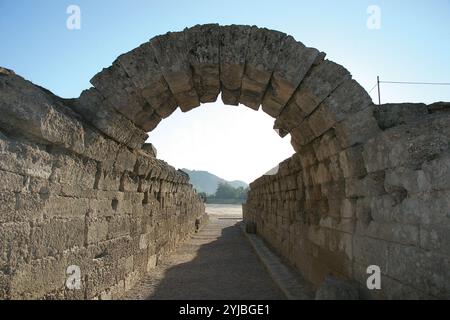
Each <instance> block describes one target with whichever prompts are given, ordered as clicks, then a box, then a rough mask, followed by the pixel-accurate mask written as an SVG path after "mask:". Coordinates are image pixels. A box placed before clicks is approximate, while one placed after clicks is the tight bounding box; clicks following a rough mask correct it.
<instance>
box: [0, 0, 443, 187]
mask: <svg viewBox="0 0 450 320" xmlns="http://www.w3.org/2000/svg"><path fill="white" fill-rule="evenodd" d="M72 4H74V5H78V6H79V7H80V8H81V30H68V29H67V28H66V20H67V17H68V14H67V13H66V9H67V7H68V6H69V5H72ZM369 5H377V6H379V7H380V9H381V29H380V30H369V29H368V28H367V26H366V21H367V19H368V17H369V15H368V14H367V12H366V10H367V8H368V6H369ZM0 14H1V15H0V16H1V18H0V39H1V40H0V41H1V42H0V43H1V45H0V66H4V67H7V68H10V69H13V70H14V71H16V73H18V74H20V75H22V76H24V77H25V78H27V79H29V80H31V81H33V82H34V83H36V84H39V85H41V86H44V87H46V88H48V89H50V90H51V91H53V92H54V93H56V94H58V95H60V96H62V97H77V96H78V95H79V94H80V92H81V91H82V90H83V89H86V88H88V87H90V84H89V80H90V79H91V78H92V76H93V75H95V74H96V73H97V72H98V71H100V70H101V69H102V68H103V67H107V66H109V65H110V64H111V63H112V62H113V61H114V60H115V58H116V57H117V56H118V55H120V54H122V53H125V52H127V51H129V50H131V49H133V48H135V47H137V46H138V45H140V44H141V43H143V42H145V41H147V40H149V39H150V38H152V37H153V36H155V35H158V34H163V33H166V32H167V31H176V30H182V29H184V28H185V27H187V26H192V25H195V24H202V23H209V22H215V23H220V24H232V23H234V24H252V25H253V24H254V25H258V26H264V27H268V28H272V29H277V30H280V31H283V32H286V33H288V34H290V35H292V36H294V37H295V38H296V39H297V40H299V41H302V42H303V43H305V44H306V45H308V46H312V47H316V48H318V49H320V50H322V51H325V52H327V54H328V58H329V59H331V60H333V61H335V62H337V63H340V64H342V65H344V66H345V67H346V68H347V69H348V70H350V72H351V73H352V74H353V76H354V78H355V79H356V80H357V81H359V82H360V83H361V84H362V85H363V86H364V87H365V88H366V89H368V90H369V89H370V88H372V86H373V85H374V84H375V81H376V80H375V79H376V76H377V75H380V76H381V78H382V79H385V80H399V81H404V80H406V81H426V82H430V81H432V82H450V40H449V39H450V0H429V1H425V0H422V1H419V0H417V1H412V0H409V1H400V0H397V1H393V0H389V1H376V0H370V1H365V0H345V1H329V0H326V1H325V0H315V1H299V0H277V1H273V0H272V1H266V0H239V1H236V0H225V1H216V0H191V1H181V0H178V1H174V0H166V1H150V0H147V1H144V0H129V1H118V0H109V1H104V0H95V1H93V0H81V1H80V0H78V1H77V0H70V1H66V0H58V1H54V0H39V1H33V0H28V1H27V0H16V1H12V0H11V1H7V0H0ZM372 96H373V97H374V98H375V91H374V92H373V95H372ZM382 98H383V102H406V101H411V102H426V103H430V102H434V101H439V100H445V101H450V87H438V86H436V87H430V86H400V85H385V86H383V88H382ZM218 105H220V104H218ZM227 108H228V109H226V108H225V107H224V108H218V109H220V110H224V111H223V112H238V113H235V114H234V115H233V117H235V118H239V119H240V118H245V119H246V115H244V113H245V114H246V112H247V110H245V111H242V112H244V113H242V114H241V113H239V112H241V111H236V110H234V109H230V107H227ZM218 109H217V110H218ZM210 110H216V108H214V107H211V108H210ZM197 113H198V112H197ZM195 114H196V113H194V114H192V115H189V114H188V115H184V116H185V118H184V119H183V117H182V116H183V115H181V114H178V113H177V114H175V115H174V117H171V118H169V119H168V120H166V121H165V122H164V123H163V124H162V127H161V128H160V127H158V129H157V130H156V132H155V133H154V134H153V135H152V137H153V138H152V139H154V140H153V141H154V142H155V144H156V145H157V147H158V149H159V150H160V154H161V157H162V158H164V155H166V156H165V158H166V160H168V161H169V162H171V160H173V161H175V162H177V163H175V165H178V166H183V162H181V163H180V161H179V160H177V158H176V157H177V150H180V149H179V148H180V147H179V146H175V145H176V143H175V144H174V143H172V144H169V142H170V141H172V140H173V141H175V140H176V139H175V138H176V137H177V136H178V135H180V134H183V135H188V136H189V135H191V132H190V131H188V130H190V129H189V128H191V127H192V122H195V121H197V122H198V121H200V120H202V121H203V123H205V122H204V121H206V120H207V121H208V122H209V123H211V124H212V123H214V122H213V121H218V122H217V125H220V117H221V114H220V112H219V111H217V112H216V111H211V112H210V113H207V114H206V115H205V114H202V115H199V116H198V117H200V118H197V120H195V119H194V120H192V119H191V118H190V117H195ZM223 116H228V115H225V114H223ZM205 117H206V118H205ZM259 118H261V120H257V119H259ZM269 120H270V119H266V120H263V116H261V117H259V116H258V117H255V120H254V122H255V123H256V122H257V121H260V123H267V126H269ZM166 122H167V123H166ZM271 123H272V121H270V127H271ZM200 125H201V124H200ZM222 125H223V124H222ZM212 127H213V128H214V125H213V126H212ZM233 127H235V128H236V131H238V132H240V134H241V135H242V134H245V132H246V131H247V132H254V130H253V129H255V128H256V127H258V128H259V125H256V127H255V128H249V127H248V124H247V126H246V127H242V128H239V127H238V122H236V126H233ZM270 127H268V129H262V130H270ZM175 128H176V131H175V130H174V129H175ZM204 128H205V127H204V126H203V127H202V130H203V129H204ZM197 131H198V130H197ZM174 132H175V133H174ZM170 134H172V135H173V136H172V137H171V138H170V139H172V140H170V139H169V135H170ZM270 134H273V133H272V132H270ZM163 136H164V137H165V138H163ZM192 136H194V134H193V135H192ZM222 136H223V135H222ZM233 138H234V139H238V138H239V137H238V136H236V137H233ZM222 139H223V138H222ZM277 139H279V138H278V137H277ZM277 141H279V142H277ZM277 141H274V142H273V143H274V144H275V145H276V146H275V145H274V146H272V145H266V146H261V148H262V149H263V150H260V153H257V155H254V156H253V155H248V156H247V157H246V158H249V160H248V161H249V162H248V166H249V167H247V168H246V169H245V170H244V169H243V170H242V171H241V172H239V170H237V168H234V167H232V166H230V165H228V167H230V168H229V170H228V171H227V170H224V169H221V168H222V167H225V166H226V163H229V161H228V162H226V163H222V162H220V161H219V163H218V164H217V168H215V167H214V166H213V165H212V164H211V163H212V162H214V161H212V160H211V159H208V162H207V163H206V164H202V163H199V161H197V162H196V159H197V160H198V159H199V156H188V155H187V154H185V156H183V157H182V158H183V159H185V160H186V161H185V163H187V165H186V166H190V167H191V169H208V168H204V166H205V165H206V166H207V165H208V164H210V167H209V169H210V170H216V171H221V172H215V173H217V174H219V175H220V174H222V175H224V176H225V178H228V179H238V178H240V179H244V180H251V179H253V178H256V177H257V176H258V175H260V174H261V173H263V172H261V170H262V166H264V167H265V168H266V169H270V167H272V166H274V165H275V164H276V162H279V161H281V160H283V159H284V158H285V157H286V156H289V153H290V152H291V151H290V149H289V148H288V147H287V146H288V144H289V142H288V141H287V140H281V139H279V140H277ZM281 141H282V142H281ZM207 142H208V141H207V140H206V142H205V143H207ZM158 144H159V145H158ZM169 145H170V146H171V147H169ZM203 145H204V144H203ZM281 146H282V147H281ZM183 147H185V148H186V152H187V153H189V150H190V149H192V148H189V146H183ZM170 148H171V149H170ZM277 148H282V149H280V150H278V149H277ZM244 149H245V148H244ZM267 150H275V151H274V152H273V156H271V157H268V158H270V160H271V163H272V164H271V165H267V164H266V163H261V167H258V166H256V167H258V168H253V167H255V164H256V163H260V162H261V161H260V160H257V158H256V157H258V158H259V159H261V157H262V156H264V153H267ZM287 150H289V151H287ZM210 151H211V150H210ZM214 152H216V151H214ZM236 152H238V151H236ZM239 152H240V151H239ZM255 152H256V151H255ZM183 154H184V153H183ZM235 154H236V153H235ZM178 158H180V157H178ZM183 161H184V160H183ZM172 163H173V162H172ZM194 163H199V165H200V167H194ZM252 164H253V165H252ZM201 166H203V167H201ZM253 169H254V171H255V172H253V171H252V170H253ZM233 170H234V171H233ZM249 170H250V171H251V173H250V171H249ZM257 172H258V173H257Z"/></svg>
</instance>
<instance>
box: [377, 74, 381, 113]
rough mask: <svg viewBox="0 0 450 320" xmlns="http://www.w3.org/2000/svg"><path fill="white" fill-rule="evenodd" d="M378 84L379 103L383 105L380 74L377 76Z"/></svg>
mask: <svg viewBox="0 0 450 320" xmlns="http://www.w3.org/2000/svg"><path fill="white" fill-rule="evenodd" d="M377 86H378V105H379V106H381V94H380V76H377Z"/></svg>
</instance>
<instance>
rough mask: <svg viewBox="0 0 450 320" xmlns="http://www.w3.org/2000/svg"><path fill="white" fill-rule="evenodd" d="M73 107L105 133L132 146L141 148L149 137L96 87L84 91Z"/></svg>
mask: <svg viewBox="0 0 450 320" xmlns="http://www.w3.org/2000/svg"><path fill="white" fill-rule="evenodd" d="M72 108H73V109H74V110H75V111H76V112H78V113H79V114H81V115H82V116H83V117H84V118H85V119H86V120H88V121H89V122H90V123H92V124H93V125H94V126H95V127H96V128H97V129H99V130H100V131H102V132H103V133H104V134H105V135H107V136H108V137H110V138H112V139H114V140H116V141H117V142H119V143H123V144H126V145H128V146H129V147H130V148H133V149H134V148H140V147H141V146H142V144H143V143H144V142H145V140H147V138H148V135H147V134H146V133H145V132H144V131H143V130H142V129H140V128H138V127H136V126H135V125H134V123H133V122H132V121H130V120H129V119H127V118H126V117H124V116H123V115H122V114H120V113H119V112H117V111H116V110H115V109H114V108H112V107H111V106H109V105H108V103H107V102H106V100H105V99H104V98H103V96H102V95H101V94H100V93H99V92H98V91H97V89H95V88H91V89H89V90H85V91H83V93H82V94H81V96H80V97H79V98H78V99H77V100H75V102H74V103H73V104H72Z"/></svg>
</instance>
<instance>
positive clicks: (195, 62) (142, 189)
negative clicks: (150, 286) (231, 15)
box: [0, 24, 450, 298]
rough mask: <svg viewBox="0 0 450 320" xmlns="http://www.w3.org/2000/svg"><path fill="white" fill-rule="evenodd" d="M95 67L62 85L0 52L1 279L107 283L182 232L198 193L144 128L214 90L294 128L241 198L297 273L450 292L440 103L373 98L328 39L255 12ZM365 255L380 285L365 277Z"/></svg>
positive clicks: (110, 288)
mask: <svg viewBox="0 0 450 320" xmlns="http://www.w3.org/2000/svg"><path fill="white" fill-rule="evenodd" d="M91 83H92V84H93V87H92V88H90V89H88V90H86V91H84V92H83V93H82V94H81V95H80V97H79V98H77V99H62V98H59V97H57V96H55V95H53V94H52V93H51V92H49V91H47V90H45V89H43V88H40V87H38V86H35V85H33V84H31V83H30V82H27V81H25V80H24V79H22V78H21V77H19V76H17V75H15V74H14V72H12V71H10V70H6V69H2V68H0V92H1V96H0V111H1V112H2V117H1V118H0V130H1V132H0V151H1V153H0V156H1V159H2V161H1V162H0V175H1V177H2V179H3V180H5V181H7V182H8V183H7V184H6V186H5V187H2V188H3V189H2V188H0V196H1V198H0V205H1V207H0V208H1V209H2V215H1V216H0V229H1V230H0V231H1V232H0V234H1V236H2V237H3V238H2V243H6V244H7V245H5V246H3V247H1V248H0V250H1V252H0V297H5V298H27V297H32V298H37V297H39V298H40V297H55V296H56V297H65V298H94V297H100V298H105V297H120V296H121V295H122V294H123V293H124V291H126V290H127V289H129V288H130V287H131V286H132V285H133V284H135V283H136V282H137V281H138V280H139V279H140V278H142V277H143V276H144V274H145V272H146V271H147V270H148V269H149V268H151V267H152V266H154V265H155V263H156V261H157V258H158V256H159V255H160V254H163V253H165V252H168V251H170V250H171V249H172V248H173V247H174V246H175V245H176V244H177V243H178V242H179V241H180V240H181V239H182V238H183V237H186V236H187V235H189V234H190V233H192V232H194V231H195V230H196V229H197V227H198V226H199V225H200V224H202V223H203V222H204V220H205V217H204V215H203V214H204V206H203V204H202V202H201V201H200V199H199V197H198V196H197V195H196V193H195V191H194V190H193V189H192V186H190V185H189V179H188V177H187V176H186V175H185V174H184V173H183V172H180V171H177V170H175V169H174V168H173V167H171V166H169V165H168V164H166V163H165V162H163V161H161V160H158V159H156V157H155V154H154V152H153V151H152V150H151V148H149V146H146V145H144V142H145V141H146V139H147V137H148V135H147V133H148V132H151V131H152V130H153V129H154V128H155V127H156V126H157V125H158V124H159V123H160V121H162V120H163V119H164V118H167V117H169V116H170V115H171V114H172V113H173V112H174V111H175V110H176V108H178V107H180V109H181V110H182V111H184V112H188V111H190V110H192V109H193V108H196V107H199V106H200V104H201V103H208V102H213V101H215V100H216V99H217V97H218V95H219V94H220V93H221V94H222V100H223V102H224V103H225V104H227V105H239V104H243V105H245V106H247V107H249V108H252V109H255V110H258V109H259V108H260V107H261V108H262V110H263V111H265V112H266V113H267V114H269V115H270V116H272V117H273V118H274V119H275V124H274V128H275V129H276V130H278V133H279V134H280V136H285V135H287V134H291V139H292V145H293V148H294V150H295V151H296V153H295V155H294V156H292V157H291V158H290V159H287V160H286V161H284V162H283V163H281V164H280V166H279V170H278V172H277V173H276V174H274V175H270V176H263V177H261V178H260V179H258V180H256V181H255V182H253V183H252V184H251V191H250V193H249V199H248V201H247V203H246V204H245V205H244V215H245V220H246V221H247V222H248V223H253V224H254V226H256V230H257V232H258V234H260V235H261V236H262V237H263V238H264V239H265V240H266V241H267V242H268V243H270V244H271V245H272V247H274V248H275V249H276V250H277V251H278V253H280V254H281V255H282V256H283V257H284V258H285V259H286V260H287V261H289V262H290V263H291V264H292V265H293V266H295V267H296V268H297V269H298V270H300V271H301V272H302V274H303V275H304V276H305V277H306V278H307V279H308V280H310V281H312V282H313V283H314V284H315V285H316V286H318V285H319V284H320V283H322V282H323V281H324V280H325V279H326V277H327V276H329V275H330V274H331V275H333V276H334V277H337V278H339V279H341V280H352V281H353V284H355V286H356V287H357V288H358V289H359V290H360V291H361V292H362V293H364V294H365V296H364V297H375V298H404V297H439V298H442V297H444V298H448V297H449V292H450V287H449V284H448V281H447V279H448V278H450V274H449V270H450V257H449V255H448V252H449V251H448V249H449V248H450V242H449V241H448V236H447V235H448V231H450V227H449V225H450V224H449V221H448V204H449V199H450V191H449V189H450V188H449V185H450V181H449V180H448V176H449V175H448V168H449V161H450V160H449V159H450V157H449V137H450V131H449V129H448V128H449V127H450V126H448V123H450V113H449V112H448V110H449V105H448V104H447V103H437V104H433V105H430V106H426V105H422V104H397V105H383V106H377V107H375V106H374V104H373V103H372V101H371V99H370V97H369V96H368V94H367V92H366V91H365V90H364V89H363V88H362V87H361V86H360V85H359V84H358V83H357V82H356V81H355V80H353V79H352V78H351V75H350V73H349V72H348V71H347V70H346V69H345V68H344V67H342V66H340V65H338V64H335V63H333V62H332V61H329V60H326V59H325V54H324V53H321V52H320V51H318V50H317V49H314V48H308V47H306V46H305V45H303V44H302V43H300V42H297V41H296V40H295V39H294V38H293V37H291V36H289V35H286V34H284V33H281V32H278V31H272V30H268V29H264V28H258V27H255V26H236V25H232V26H219V25H216V24H209V25H200V26H195V27H192V28H188V29H186V30H184V31H182V32H170V33H168V34H166V35H162V36H158V37H155V38H153V39H151V40H150V41H149V42H147V43H145V44H143V45H141V46H140V47H138V48H136V49H134V50H132V51H131V52H129V53H126V54H124V55H122V56H120V57H119V58H118V59H117V60H116V61H115V62H114V63H113V64H112V66H111V67H109V68H106V69H104V70H103V71H101V72H100V73H99V74H97V75H96V76H95V77H94V78H93V79H92V80H91ZM155 225H158V226H159V229H158V228H155ZM169 235H172V238H170V239H169V238H168V237H169ZM43 244H45V245H43ZM405 261H406V263H405ZM417 261H419V262H420V263H421V268H420V270H416V269H415V270H412V271H411V270H407V269H406V268H405V265H409V266H410V265H415V264H416V263H417ZM67 264H77V265H80V266H82V267H83V270H84V272H85V274H86V279H87V282H86V283H85V284H84V287H83V290H82V291H81V293H80V292H78V293H75V294H74V293H73V292H70V291H68V290H67V289H66V288H65V287H64V277H65V267H66V265H67ZM371 264H375V265H379V266H380V268H381V270H382V277H383V278H382V279H383V283H384V285H383V288H382V290H381V291H377V292H369V291H367V289H366V288H365V280H366V268H367V266H368V265H371ZM42 275H48V276H42ZM108 275H114V276H113V277H109V276H108Z"/></svg>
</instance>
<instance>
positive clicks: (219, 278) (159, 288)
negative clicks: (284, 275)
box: [146, 219, 285, 300]
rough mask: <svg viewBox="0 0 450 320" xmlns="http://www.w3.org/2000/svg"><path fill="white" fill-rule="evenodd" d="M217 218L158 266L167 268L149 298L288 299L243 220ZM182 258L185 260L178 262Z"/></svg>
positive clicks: (155, 283)
mask: <svg viewBox="0 0 450 320" xmlns="http://www.w3.org/2000/svg"><path fill="white" fill-rule="evenodd" d="M214 220H215V221H211V222H210V223H209V224H208V226H206V227H205V228H204V229H203V230H202V231H201V232H200V233H198V234H197V235H195V236H194V237H193V238H192V239H191V240H189V241H188V242H187V243H185V244H184V245H182V246H181V247H180V248H179V249H178V250H177V251H176V252H175V253H174V255H173V256H171V257H170V259H169V261H167V262H163V263H162V265H161V266H158V267H157V268H167V269H166V270H165V272H164V273H163V277H162V278H161V279H160V280H159V281H156V282H154V285H153V286H152V288H151V292H150V293H149V295H148V296H147V297H146V299H147V300H178V299H179V300H193V299H198V300H268V299H273V300H275V299H285V296H284V295H283V293H282V292H281V291H280V289H279V288H278V287H277V285H276V284H275V283H274V282H273V280H272V278H271V277H270V276H269V274H268V273H267V271H266V269H265V268H264V266H263V265H262V264H261V262H260V261H259V259H258V257H257V256H256V254H255V253H254V252H253V249H252V248H251V246H250V244H249V243H248V241H247V239H245V237H244V235H243V234H242V231H241V229H240V225H239V223H238V222H237V221H236V220H230V219H214ZM179 261H185V262H184V263H180V264H177V263H178V262H179ZM161 275H162V274H161ZM149 276H152V275H149Z"/></svg>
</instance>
